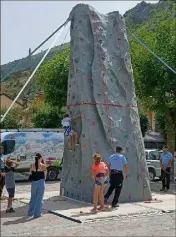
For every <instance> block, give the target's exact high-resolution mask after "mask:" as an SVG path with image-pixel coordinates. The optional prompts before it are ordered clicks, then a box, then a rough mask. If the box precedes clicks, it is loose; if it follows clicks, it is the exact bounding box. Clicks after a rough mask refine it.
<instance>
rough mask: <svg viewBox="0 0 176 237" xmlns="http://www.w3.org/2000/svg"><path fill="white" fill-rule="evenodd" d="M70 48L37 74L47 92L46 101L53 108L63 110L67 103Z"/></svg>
mask: <svg viewBox="0 0 176 237" xmlns="http://www.w3.org/2000/svg"><path fill="white" fill-rule="evenodd" d="M69 58H70V48H69V47H67V48H66V49H64V50H63V51H61V52H59V53H58V54H56V56H55V57H54V58H53V59H52V60H50V61H47V62H46V63H45V64H43V66H41V68H40V70H39V71H38V73H37V80H38V83H39V85H40V86H41V87H42V89H43V90H44V91H45V98H46V99H45V100H46V102H47V103H48V104H50V105H51V106H56V107H57V108H58V109H60V110H61V109H62V107H63V106H65V105H66V101H67V85H68V73H69Z"/></svg>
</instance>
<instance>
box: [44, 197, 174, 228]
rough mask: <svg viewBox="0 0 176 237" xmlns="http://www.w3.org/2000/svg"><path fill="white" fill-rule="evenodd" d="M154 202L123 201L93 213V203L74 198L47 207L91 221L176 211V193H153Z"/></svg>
mask: <svg viewBox="0 0 176 237" xmlns="http://www.w3.org/2000/svg"><path fill="white" fill-rule="evenodd" d="M153 199H154V201H153V202H149V203H145V202H136V203H122V204H120V207H119V208H116V209H112V208H106V209H105V211H103V212H98V213H96V214H95V213H92V212H91V211H90V210H91V205H90V204H87V203H82V202H80V203H79V202H76V201H74V200H70V199H69V200H66V201H64V202H62V203H63V205H62V207H61V206H60V205H59V203H58V202H56V203H55V205H54V204H53V203H50V202H48V203H47V205H46V206H47V209H48V210H51V213H53V214H55V215H58V216H62V217H65V218H68V219H71V220H73V221H77V222H80V223H82V222H89V221H94V220H99V219H106V218H115V217H119V216H130V215H133V216H135V215H137V216H138V215H141V214H142V215H143V214H148V213H156V212H163V211H164V212H173V211H175V203H176V202H175V201H176V200H175V195H171V194H163V195H162V194H153Z"/></svg>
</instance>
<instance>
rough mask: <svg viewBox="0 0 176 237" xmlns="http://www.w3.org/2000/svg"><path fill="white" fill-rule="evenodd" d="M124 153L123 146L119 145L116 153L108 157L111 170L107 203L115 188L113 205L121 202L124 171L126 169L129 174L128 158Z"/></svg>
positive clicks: (116, 205) (106, 197) (106, 196)
mask: <svg viewBox="0 0 176 237" xmlns="http://www.w3.org/2000/svg"><path fill="white" fill-rule="evenodd" d="M122 153H123V148H122V147H117V148H116V153H114V154H113V155H111V156H110V157H109V159H108V162H107V166H108V168H109V170H110V186H109V189H108V191H107V193H106V194H105V196H104V198H105V203H106V202H107V200H108V199H109V197H110V196H111V194H112V193H113V191H114V189H115V194H114V199H113V201H112V207H113V208H115V207H118V206H119V204H118V202H119V197H120V193H121V190H122V186H123V179H124V177H123V171H125V175H126V176H128V172H129V169H128V166H127V160H126V158H125V157H124V156H123V155H122Z"/></svg>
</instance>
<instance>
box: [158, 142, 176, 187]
mask: <svg viewBox="0 0 176 237" xmlns="http://www.w3.org/2000/svg"><path fill="white" fill-rule="evenodd" d="M173 161H174V157H173V155H172V154H171V153H170V152H169V151H168V147H167V146H164V147H163V153H162V154H161V158H160V166H161V180H162V188H161V190H160V191H167V190H169V189H170V174H171V165H172V162H173Z"/></svg>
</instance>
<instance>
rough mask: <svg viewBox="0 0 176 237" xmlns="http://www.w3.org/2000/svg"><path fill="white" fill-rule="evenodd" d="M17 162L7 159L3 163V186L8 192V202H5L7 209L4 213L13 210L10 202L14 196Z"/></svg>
mask: <svg viewBox="0 0 176 237" xmlns="http://www.w3.org/2000/svg"><path fill="white" fill-rule="evenodd" d="M18 165H19V164H18V163H17V162H15V161H12V160H7V161H6V163H5V186H6V189H7V192H8V195H9V197H8V203H7V210H6V213H12V212H15V210H14V209H13V207H12V202H13V199H14V196H15V175H14V171H15V167H17V166H18Z"/></svg>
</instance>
